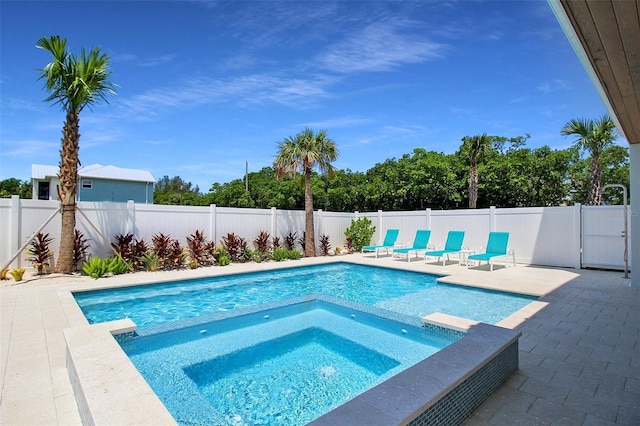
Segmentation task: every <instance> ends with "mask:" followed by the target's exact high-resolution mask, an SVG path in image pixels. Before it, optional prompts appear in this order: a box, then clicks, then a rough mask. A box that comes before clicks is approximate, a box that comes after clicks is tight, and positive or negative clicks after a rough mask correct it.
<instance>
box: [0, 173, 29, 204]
mask: <svg viewBox="0 0 640 426" xmlns="http://www.w3.org/2000/svg"><path fill="white" fill-rule="evenodd" d="M12 195H17V196H18V197H20V198H26V199H29V198H31V196H32V185H31V182H29V181H26V180H25V181H21V180H20V179H16V178H9V179H4V180H2V181H0V198H10V197H11V196H12Z"/></svg>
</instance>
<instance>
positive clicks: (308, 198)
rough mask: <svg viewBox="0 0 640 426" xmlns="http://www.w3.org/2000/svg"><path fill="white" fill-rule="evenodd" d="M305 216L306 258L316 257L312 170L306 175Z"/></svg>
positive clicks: (306, 172)
mask: <svg viewBox="0 0 640 426" xmlns="http://www.w3.org/2000/svg"><path fill="white" fill-rule="evenodd" d="M304 215H305V227H304V229H305V231H304V232H305V242H304V256H305V257H315V256H316V238H315V227H314V224H313V194H312V193H311V170H308V171H306V170H305V173H304Z"/></svg>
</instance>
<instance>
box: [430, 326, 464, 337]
mask: <svg viewBox="0 0 640 426" xmlns="http://www.w3.org/2000/svg"><path fill="white" fill-rule="evenodd" d="M423 328H424V329H425V330H427V331H428V332H430V333H435V334H439V335H441V336H444V337H450V338H452V339H462V338H463V337H464V336H466V333H464V332H462V331H458V330H453V329H451V328H446V327H443V326H441V325H436V324H423Z"/></svg>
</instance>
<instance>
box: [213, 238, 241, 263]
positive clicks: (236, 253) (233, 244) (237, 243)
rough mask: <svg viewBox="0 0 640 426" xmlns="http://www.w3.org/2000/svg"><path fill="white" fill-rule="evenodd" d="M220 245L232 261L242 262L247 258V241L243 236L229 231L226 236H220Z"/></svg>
mask: <svg viewBox="0 0 640 426" xmlns="http://www.w3.org/2000/svg"><path fill="white" fill-rule="evenodd" d="M222 245H223V247H224V248H225V249H226V250H227V252H228V253H229V259H231V261H232V262H244V261H245V260H246V259H247V258H246V256H247V241H246V240H245V239H244V238H242V237H238V236H237V235H236V234H234V233H233V232H229V233H228V234H227V236H226V237H222ZM218 263H219V262H218Z"/></svg>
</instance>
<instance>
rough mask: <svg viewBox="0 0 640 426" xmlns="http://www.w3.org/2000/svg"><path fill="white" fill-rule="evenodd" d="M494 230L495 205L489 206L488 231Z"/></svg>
mask: <svg viewBox="0 0 640 426" xmlns="http://www.w3.org/2000/svg"><path fill="white" fill-rule="evenodd" d="M495 230H496V206H491V207H489V232H493V231H495Z"/></svg>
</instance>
